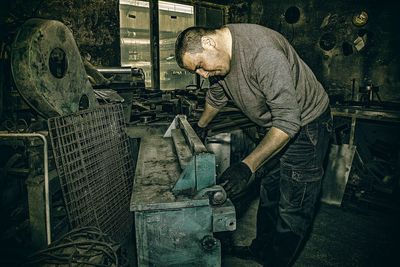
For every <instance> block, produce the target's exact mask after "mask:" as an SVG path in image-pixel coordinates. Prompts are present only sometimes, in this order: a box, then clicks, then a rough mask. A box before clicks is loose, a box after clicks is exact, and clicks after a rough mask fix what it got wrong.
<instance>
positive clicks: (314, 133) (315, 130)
mask: <svg viewBox="0 0 400 267" xmlns="http://www.w3.org/2000/svg"><path fill="white" fill-rule="evenodd" d="M305 132H306V134H307V137H308V139H309V140H310V142H311V143H312V144H313V145H314V146H316V145H317V142H318V134H319V127H318V121H313V122H311V123H309V124H307V125H306V126H305Z"/></svg>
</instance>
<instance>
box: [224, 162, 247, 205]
mask: <svg viewBox="0 0 400 267" xmlns="http://www.w3.org/2000/svg"><path fill="white" fill-rule="evenodd" d="M251 175H252V172H251V169H250V168H249V166H247V165H246V163H243V162H239V163H235V164H233V165H232V166H230V167H229V168H228V169H226V170H225V171H224V173H223V174H222V175H221V177H220V183H223V182H225V181H226V183H225V184H223V187H224V189H225V191H226V193H227V195H228V197H230V198H233V197H235V196H237V195H238V194H239V193H241V192H242V191H243V190H244V189H245V188H246V186H247V183H248V181H249V179H250V177H251Z"/></svg>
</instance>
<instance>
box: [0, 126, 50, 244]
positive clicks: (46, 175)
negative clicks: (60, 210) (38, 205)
mask: <svg viewBox="0 0 400 267" xmlns="http://www.w3.org/2000/svg"><path fill="white" fill-rule="evenodd" d="M0 137H16V138H20V137H25V138H26V137H37V138H40V139H42V141H43V155H44V156H43V157H44V159H43V161H44V164H43V165H44V199H45V205H46V207H45V216H46V236H47V245H50V244H51V227H50V196H49V164H48V149H47V139H46V135H44V134H41V133H6V132H0Z"/></svg>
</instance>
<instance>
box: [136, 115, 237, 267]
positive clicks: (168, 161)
mask: <svg viewBox="0 0 400 267" xmlns="http://www.w3.org/2000/svg"><path fill="white" fill-rule="evenodd" d="M215 169H216V168H215V156H214V154H211V153H209V152H208V151H207V149H206V148H205V146H204V144H203V143H202V142H201V141H200V139H199V138H198V136H197V135H196V133H195V132H194V130H193V129H192V127H191V126H190V124H189V123H188V121H187V120H186V117H185V116H182V115H178V116H177V117H176V118H175V119H174V121H173V122H172V124H171V125H170V127H169V128H168V130H167V132H166V133H165V135H164V136H161V135H149V136H145V137H143V138H142V139H141V141H140V148H139V154H138V161H137V168H136V173H135V182H134V186H133V192H132V198H131V206H130V209H131V211H133V212H134V215H135V234H136V248H137V256H138V266H213V267H215V266H220V265H221V245H220V242H219V240H218V239H216V238H215V237H214V236H213V233H214V232H222V231H233V230H235V229H236V215H235V209H234V206H233V204H232V202H231V201H230V200H229V199H227V197H226V193H225V191H224V189H223V188H222V187H221V186H219V185H216V180H215V179H216V173H215Z"/></svg>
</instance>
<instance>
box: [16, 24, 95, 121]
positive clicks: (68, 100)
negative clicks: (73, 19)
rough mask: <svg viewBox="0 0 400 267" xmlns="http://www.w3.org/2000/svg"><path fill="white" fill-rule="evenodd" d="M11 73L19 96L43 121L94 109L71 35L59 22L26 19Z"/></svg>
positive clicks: (17, 43)
mask: <svg viewBox="0 0 400 267" xmlns="http://www.w3.org/2000/svg"><path fill="white" fill-rule="evenodd" d="M11 70H12V75H13V77H14V81H15V84H16V86H17V90H18V91H19V93H20V94H21V96H22V97H23V98H24V99H25V100H26V101H27V102H28V104H29V105H30V106H31V107H32V108H33V109H35V110H36V111H37V112H38V113H39V114H40V115H42V116H43V117H45V118H49V117H54V116H58V115H67V114H71V113H74V112H76V111H78V110H81V109H86V108H90V107H94V106H97V105H98V103H97V100H96V97H95V94H94V92H93V88H92V86H91V84H90V82H89V80H88V78H87V75H86V72H85V69H84V66H83V63H82V59H81V56H80V54H79V50H78V47H77V45H76V43H75V40H74V38H73V36H72V33H71V31H70V30H69V29H68V27H67V26H65V25H64V24H62V23H61V22H59V21H55V20H43V19H30V20H28V21H26V22H25V23H24V24H23V25H22V26H21V28H20V29H19V31H18V33H17V35H16V38H15V40H14V43H13V45H12V51H11Z"/></svg>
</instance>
